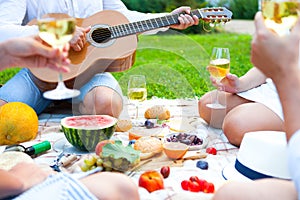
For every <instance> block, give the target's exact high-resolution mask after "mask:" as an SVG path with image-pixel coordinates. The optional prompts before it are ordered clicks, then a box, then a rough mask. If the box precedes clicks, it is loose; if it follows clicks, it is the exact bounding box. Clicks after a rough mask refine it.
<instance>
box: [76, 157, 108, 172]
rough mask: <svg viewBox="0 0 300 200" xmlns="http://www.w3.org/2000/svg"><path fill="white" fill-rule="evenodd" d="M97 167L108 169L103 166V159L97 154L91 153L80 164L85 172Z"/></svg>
mask: <svg viewBox="0 0 300 200" xmlns="http://www.w3.org/2000/svg"><path fill="white" fill-rule="evenodd" d="M96 167H100V168H101V167H102V171H106V170H108V169H105V168H104V167H103V160H102V159H101V158H100V157H99V156H97V155H96V154H95V155H89V156H88V157H87V158H85V159H84V160H83V163H82V164H81V165H80V169H81V171H83V172H87V171H89V170H92V169H95V168H96Z"/></svg>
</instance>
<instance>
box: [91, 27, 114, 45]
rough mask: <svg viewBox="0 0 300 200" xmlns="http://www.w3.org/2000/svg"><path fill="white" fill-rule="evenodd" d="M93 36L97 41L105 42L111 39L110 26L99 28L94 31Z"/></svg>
mask: <svg viewBox="0 0 300 200" xmlns="http://www.w3.org/2000/svg"><path fill="white" fill-rule="evenodd" d="M91 37H92V39H93V40H94V41H95V42H97V43H105V42H107V41H109V39H110V37H111V32H110V31H109V30H108V28H97V29H95V30H94V31H93V32H92V34H91Z"/></svg>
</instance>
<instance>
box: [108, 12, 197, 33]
mask: <svg viewBox="0 0 300 200" xmlns="http://www.w3.org/2000/svg"><path fill="white" fill-rule="evenodd" d="M179 15H181V13H179V14H172V15H166V16H163V17H158V18H153V19H147V20H143V21H138V22H132V23H128V24H122V25H117V26H111V27H109V28H108V29H109V30H110V32H111V38H120V37H124V36H127V35H133V34H137V33H142V32H145V31H150V30H154V29H157V28H162V27H167V26H171V25H174V24H179V20H178V17H179ZM191 15H196V16H197V17H198V18H199V19H202V15H201V13H200V11H199V9H198V10H193V11H191Z"/></svg>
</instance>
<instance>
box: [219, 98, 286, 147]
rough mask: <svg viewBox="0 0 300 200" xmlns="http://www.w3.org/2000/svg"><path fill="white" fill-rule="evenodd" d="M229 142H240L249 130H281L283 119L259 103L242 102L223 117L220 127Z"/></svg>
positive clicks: (237, 144)
mask: <svg viewBox="0 0 300 200" xmlns="http://www.w3.org/2000/svg"><path fill="white" fill-rule="evenodd" d="M222 129H223V131H224V134H225V135H226V136H227V138H228V140H229V142H230V143H231V144H234V145H236V146H239V145H240V144H241V141H242V139H243V137H244V134H245V133H247V132H251V131H264V130H273V131H283V130H284V124H283V121H282V120H281V119H280V118H279V116H277V115H276V114H275V113H274V112H273V111H271V110H270V109H269V108H267V107H265V106H264V105H262V104H260V103H247V104H242V105H239V106H237V107H235V108H234V109H232V110H231V111H230V112H229V113H228V114H227V115H226V117H225V119H224V122H223V127H222Z"/></svg>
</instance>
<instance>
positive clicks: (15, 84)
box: [0, 68, 122, 114]
mask: <svg viewBox="0 0 300 200" xmlns="http://www.w3.org/2000/svg"><path fill="white" fill-rule="evenodd" d="M29 73H30V71H29V70H28V69H26V68H24V69H21V70H20V71H19V72H18V73H17V74H16V75H15V76H14V77H13V78H11V79H10V80H9V81H8V82H7V83H6V84H4V85H3V86H2V87H1V88H0V99H2V100H4V101H6V102H15V101H18V102H23V103H26V104H27V105H29V106H31V107H32V108H33V109H34V110H35V111H36V113H37V114H40V113H42V112H43V111H44V110H45V109H46V108H47V107H48V106H49V105H50V103H51V102H52V101H51V100H48V99H45V98H44V97H43V92H42V91H40V90H39V88H38V87H37V86H36V85H35V83H34V82H33V81H32V79H31V78H30V74H29ZM97 86H105V87H109V88H111V89H113V90H115V91H116V92H117V93H118V94H120V95H121V96H122V90H121V88H120V86H119V83H118V81H117V80H116V79H115V78H114V77H113V76H112V75H111V74H110V73H107V72H105V73H99V74H95V75H94V76H93V78H92V79H91V80H89V81H88V82H87V83H86V84H85V85H83V86H82V87H81V88H80V96H78V97H76V98H74V99H71V100H69V101H71V102H74V103H80V102H82V101H83V99H84V97H85V95H86V94H87V93H88V92H89V91H91V90H92V89H93V88H94V87H97Z"/></svg>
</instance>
